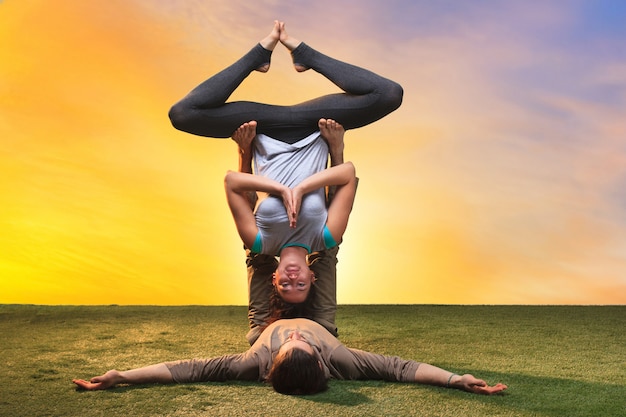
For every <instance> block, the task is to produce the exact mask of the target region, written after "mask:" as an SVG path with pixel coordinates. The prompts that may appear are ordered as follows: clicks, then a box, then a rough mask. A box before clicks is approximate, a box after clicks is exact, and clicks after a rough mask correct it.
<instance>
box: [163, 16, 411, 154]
mask: <svg viewBox="0 0 626 417" xmlns="http://www.w3.org/2000/svg"><path fill="white" fill-rule="evenodd" d="M279 36H280V41H281V42H282V43H283V44H285V46H287V48H288V49H290V50H291V51H292V55H293V59H294V63H296V64H297V65H296V68H300V70H302V69H304V68H307V69H308V68H311V69H313V70H314V71H317V72H319V73H320V74H322V75H324V76H325V77H326V78H328V79H329V80H330V81H331V82H333V83H334V84H336V85H337V86H338V87H339V88H341V89H342V90H344V91H345V93H340V94H331V95H327V96H323V97H319V98H317V99H314V100H311V101H307V102H304V103H301V104H298V105H295V106H275V105H269V104H262V103H254V102H246V101H238V102H230V103H226V100H227V99H228V97H229V96H230V95H231V94H232V93H233V91H235V89H236V88H237V87H238V86H239V85H240V84H241V82H242V81H243V80H244V79H245V78H246V77H247V76H248V75H249V74H250V73H251V72H252V71H254V70H260V71H267V69H268V68H269V61H270V57H271V53H272V50H273V48H274V46H275V44H276V42H277V41H278V39H279ZM402 93H403V92H402V87H400V85H399V84H397V83H395V82H393V81H391V80H388V79H386V78H383V77H381V76H379V75H376V74H374V73H373V72H371V71H368V70H365V69H363V68H360V67H357V66H354V65H351V64H347V63H344V62H341V61H338V60H336V59H333V58H330V57H328V56H326V55H324V54H321V53H319V52H317V51H315V50H314V49H312V48H311V47H309V46H308V45H306V44H304V43H301V42H300V41H297V40H294V39H293V38H289V37H288V36H287V34H286V32H285V31H284V24H282V23H278V22H275V25H274V28H273V30H272V32H271V33H270V35H268V37H266V38H265V39H264V40H262V41H261V42H260V43H259V44H258V45H256V46H255V47H254V48H253V49H252V50H251V51H250V52H248V53H247V54H246V55H244V56H243V57H242V58H241V59H239V60H238V61H237V62H235V63H234V64H233V65H231V66H230V67H228V68H226V69H225V70H223V71H221V72H219V73H218V74H216V75H214V76H213V77H211V78H209V79H208V80H206V81H205V82H203V83H202V84H200V85H199V86H198V87H196V88H195V89H194V90H192V91H191V92H190V93H189V94H188V95H187V96H186V97H185V98H183V99H182V100H181V101H180V102H178V103H177V104H175V105H174V106H173V107H172V109H171V110H170V113H169V115H170V120H171V121H172V124H173V125H174V127H176V128H177V129H180V130H182V131H185V132H188V133H192V134H195V135H200V136H209V137H216V138H228V137H230V136H231V135H232V133H233V132H234V131H235V130H236V129H237V128H238V127H239V126H241V125H242V124H243V123H245V122H249V121H250V120H255V121H257V133H264V134H266V135H268V136H271V137H273V138H275V139H278V140H281V141H284V142H287V143H294V142H297V141H298V140H300V139H302V138H304V137H306V136H308V135H310V134H311V133H313V132H315V131H316V130H317V129H318V127H317V123H318V121H319V119H320V118H331V119H335V120H337V121H338V122H339V123H341V124H342V125H343V126H344V127H345V128H346V129H354V128H357V127H361V126H364V125H367V124H369V123H372V122H374V121H376V120H378V119H380V118H382V117H384V116H385V115H387V114H389V113H390V112H392V111H394V110H395V109H397V108H398V107H399V106H400V104H401V102H402Z"/></svg>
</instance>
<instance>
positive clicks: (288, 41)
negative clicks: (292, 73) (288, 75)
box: [279, 22, 309, 72]
mask: <svg viewBox="0 0 626 417" xmlns="http://www.w3.org/2000/svg"><path fill="white" fill-rule="evenodd" d="M279 25H280V43H282V44H283V45H285V47H286V48H287V49H288V50H289V52H291V51H293V50H294V49H296V48H297V47H298V46H299V45H300V44H301V43H302V42H301V41H299V40H297V39H295V38H292V37H290V36H289V35H288V34H287V30H286V29H285V22H280V23H279ZM293 66H294V68H295V69H296V71H298V72H304V71H306V70H308V69H309V67H307V66H305V65H302V64H298V63H297V62H294V63H293Z"/></svg>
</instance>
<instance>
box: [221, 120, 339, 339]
mask: <svg viewBox="0 0 626 417" xmlns="http://www.w3.org/2000/svg"><path fill="white" fill-rule="evenodd" d="M254 127H255V123H246V124H245V125H244V126H242V127H241V128H240V129H238V130H237V131H236V132H235V134H234V135H233V140H234V141H235V142H236V143H237V144H238V145H239V155H240V159H239V170H240V172H245V173H252V158H251V155H252V154H253V151H252V149H253V148H254V147H253V146H252V141H253V139H254V136H255V130H254ZM319 128H320V132H321V136H322V138H323V139H324V140H325V141H326V143H327V144H328V147H329V153H330V165H331V166H336V165H339V164H342V163H343V162H344V161H343V149H344V144H343V133H344V130H343V128H342V126H341V125H340V124H338V123H336V122H335V121H333V120H327V119H322V120H320V123H319ZM285 147H287V148H289V149H293V150H295V151H296V152H299V151H300V148H299V147H297V146H293V145H285V146H284V147H283V151H284V148H285ZM281 157H284V155H281ZM270 158H271V159H272V158H273V157H270ZM259 159H267V155H263V156H261V157H260V158H257V159H256V160H255V162H257V163H258V162H259ZM288 159H291V158H288ZM298 168H299V169H298V171H301V169H302V167H298ZM257 169H258V167H257ZM316 169H323V165H321V166H319V167H318V168H316ZM287 171H288V172H291V171H293V170H291V169H288V170H287ZM331 191H332V192H330V193H329V194H330V196H329V197H332V195H334V191H335V190H334V189H332V190H331ZM254 196H256V194H254ZM327 200H332V198H330V199H328V198H327ZM327 204H328V203H327ZM251 207H254V203H253V204H251ZM338 249H339V247H338V246H335V247H334V248H331V249H326V250H321V251H316V252H313V253H311V254H309V255H308V257H307V261H308V266H309V268H310V270H311V271H312V272H313V274H311V275H310V276H311V277H314V279H313V281H314V282H308V281H310V280H307V279H306V276H303V277H302V278H301V280H305V282H304V285H309V288H310V289H309V293H308V296H307V297H306V299H305V301H304V302H302V303H288V302H286V301H285V300H284V299H283V298H282V297H281V292H282V287H281V286H278V285H277V282H276V280H275V274H274V273H275V271H276V268H277V266H278V261H277V260H276V258H275V256H274V254H271V255H266V254H261V253H254V252H251V251H250V250H247V259H246V264H247V267H248V300H249V302H248V320H249V324H250V331H249V332H248V334H247V335H246V338H247V339H248V342H249V343H250V345H252V344H253V343H254V342H255V340H256V338H257V337H258V336H259V334H260V333H261V332H262V331H263V329H264V328H265V327H266V326H267V325H268V324H269V323H271V322H273V321H274V320H276V319H278V318H294V317H307V318H310V319H312V320H315V321H316V322H318V323H320V324H322V325H323V326H324V327H326V329H327V330H328V331H329V332H331V333H332V334H333V335H335V336H337V335H338V332H337V326H336V324H335V315H336V310H337V291H336V275H337V274H336V273H337V268H336V265H337V252H338Z"/></svg>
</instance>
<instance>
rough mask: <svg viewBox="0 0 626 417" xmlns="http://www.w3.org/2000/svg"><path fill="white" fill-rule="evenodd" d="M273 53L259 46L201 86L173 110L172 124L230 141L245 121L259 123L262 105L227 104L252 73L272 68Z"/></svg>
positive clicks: (189, 130) (191, 131)
mask: <svg viewBox="0 0 626 417" xmlns="http://www.w3.org/2000/svg"><path fill="white" fill-rule="evenodd" d="M271 54H272V51H270V50H267V49H265V48H263V47H262V46H261V45H260V44H257V45H256V46H255V47H254V48H252V49H251V50H250V51H249V52H248V53H247V54H246V55H244V56H243V57H242V58H240V59H239V60H238V61H237V62H235V63H234V64H232V65H231V66H229V67H228V68H226V69H224V70H222V71H220V72H219V73H217V74H215V75H214V76H212V77H211V78H209V79H208V80H206V81H204V82H203V83H202V84H200V85H198V86H197V87H196V88H194V89H193V90H192V91H191V92H190V93H189V94H187V96H185V97H184V98H183V99H182V100H181V101H179V102H178V103H176V104H175V105H174V106H172V108H171V109H170V112H169V117H170V120H171V122H172V125H174V127H175V128H176V129H179V130H182V131H184V132H188V133H192V134H194V135H200V136H209V137H215V138H228V137H230V136H231V135H232V134H233V132H234V131H235V130H237V128H238V127H239V126H241V125H242V124H243V123H244V122H248V121H250V120H256V119H257V117H256V115H257V112H258V110H259V106H262V105H260V104H258V103H249V102H234V103H228V104H227V103H226V100H227V99H228V97H230V95H231V94H232V93H233V91H235V89H236V88H237V87H238V86H239V85H240V84H241V82H242V81H243V80H244V79H245V78H246V77H247V76H248V75H249V74H250V73H251V72H252V71H254V70H256V69H258V68H264V67H265V66H266V65H268V63H269V61H270V57H271Z"/></svg>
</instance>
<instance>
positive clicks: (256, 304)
mask: <svg viewBox="0 0 626 417" xmlns="http://www.w3.org/2000/svg"><path fill="white" fill-rule="evenodd" d="M246 265H247V266H248V323H249V325H250V330H249V331H248V334H246V339H248V342H249V343H250V345H252V344H254V342H255V341H256V339H257V338H258V337H259V335H260V334H261V332H262V331H263V328H264V326H265V325H266V320H267V319H268V318H269V315H270V313H269V308H270V295H271V294H272V274H273V273H274V271H276V268H277V267H278V261H277V260H276V258H275V257H273V256H269V255H261V254H258V253H251V252H250V251H247V257H246Z"/></svg>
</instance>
